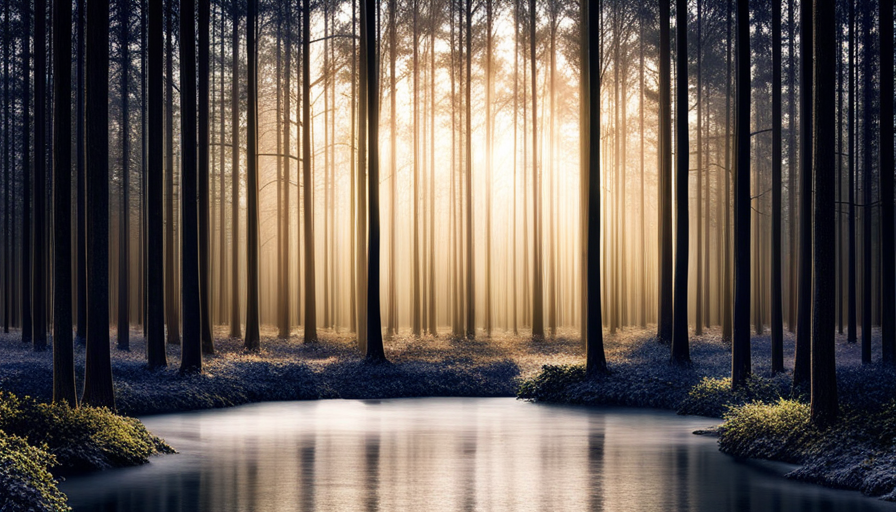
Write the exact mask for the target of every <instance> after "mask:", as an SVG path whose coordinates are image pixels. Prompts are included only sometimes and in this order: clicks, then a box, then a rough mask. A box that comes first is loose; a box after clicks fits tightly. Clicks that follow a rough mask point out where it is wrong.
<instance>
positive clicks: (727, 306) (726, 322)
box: [722, 0, 734, 342]
mask: <svg viewBox="0 0 896 512" xmlns="http://www.w3.org/2000/svg"><path fill="white" fill-rule="evenodd" d="M733 2H734V0H728V2H727V3H728V12H727V20H726V27H727V29H728V37H726V38H725V61H726V71H725V249H724V253H725V260H724V265H725V277H724V284H723V287H722V339H723V340H725V341H728V342H731V341H732V325H731V324H732V318H731V299H732V298H731V174H732V172H731V171H732V169H731V63H732V61H733V60H734V59H733V58H732V55H731V41H732V39H733V37H732V35H731V10H732V9H731V6H732V5H731V4H732V3H733Z"/></svg>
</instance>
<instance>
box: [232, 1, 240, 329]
mask: <svg viewBox="0 0 896 512" xmlns="http://www.w3.org/2000/svg"><path fill="white" fill-rule="evenodd" d="M239 21H240V14H239V8H238V7H237V6H236V2H234V5H233V32H232V33H231V35H230V337H231V338H239V337H240V335H241V334H240V299H239V297H240V250H239V247H240V244H239V240H240V108H239V107H240V47H239V44H240V31H239Z"/></svg>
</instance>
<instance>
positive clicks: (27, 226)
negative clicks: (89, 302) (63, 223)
mask: <svg viewBox="0 0 896 512" xmlns="http://www.w3.org/2000/svg"><path fill="white" fill-rule="evenodd" d="M22 4H23V5H22V12H21V16H22V19H23V21H24V23H23V24H24V29H25V32H24V34H23V35H22V36H23V37H22V43H23V44H22V46H23V51H22V69H23V73H22V74H23V75H24V80H23V84H22V105H23V108H22V171H21V173H22V255H21V259H22V263H21V264H22V269H21V272H22V276H21V283H22V319H21V320H22V342H24V343H31V340H32V328H31V321H32V315H31V286H29V283H30V282H31V265H32V261H31V212H32V208H31V111H30V99H31V73H30V70H31V44H30V39H31V1H30V0H23V1H22ZM82 6H83V4H82ZM79 18H82V20H81V21H82V26H83V18H84V16H83V15H80V14H79ZM82 32H83V31H82ZM82 83H83V80H82ZM81 90H82V91H83V87H82V88H81ZM82 119H83V118H82ZM83 134H84V133H83V131H82V132H81V135H83ZM83 146H84V144H83V139H82V144H80V145H79V147H83ZM84 149H86V147H85V148H84ZM82 171H83V166H82ZM78 186H79V187H80V191H81V192H84V188H83V187H84V180H83V179H82V180H81V181H80V183H79V184H78ZM80 198H81V200H80V202H81V203H83V202H84V196H83V195H81V196H80ZM83 213H84V211H83V208H82V209H80V210H79V215H81V214H83ZM80 224H81V225H82V226H85V229H86V224H85V222H84V217H83V216H81V222H80ZM80 241H83V237H81V240H79V242H80ZM78 254H79V258H80V259H83V258H84V256H85V255H86V254H87V252H86V249H85V250H79V251H78ZM85 274H86V271H85ZM86 281H87V280H86V279H85V280H84V282H85V285H86ZM80 282H81V281H80V278H79V283H80ZM85 303H86V293H85V302H84V303H82V302H80V301H79V304H85ZM82 308H83V307H82ZM85 319H86V315H85ZM85 321H86V320H85ZM84 325H85V330H86V323H85V324H84ZM4 331H5V332H8V330H6V326H4ZM84 335H85V336H86V332H85V333H84ZM84 342H85V343H86V342H87V339H86V338H85V339H84Z"/></svg>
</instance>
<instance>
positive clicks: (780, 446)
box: [719, 398, 820, 463]
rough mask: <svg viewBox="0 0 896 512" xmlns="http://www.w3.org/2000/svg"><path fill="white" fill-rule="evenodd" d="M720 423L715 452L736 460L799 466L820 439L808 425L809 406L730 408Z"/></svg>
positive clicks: (793, 403) (788, 402)
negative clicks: (774, 461) (786, 463)
mask: <svg viewBox="0 0 896 512" xmlns="http://www.w3.org/2000/svg"><path fill="white" fill-rule="evenodd" d="M724 419H725V423H723V424H722V426H721V428H720V429H719V431H720V436H719V449H720V450H722V451H723V452H725V453H728V454H731V455H734V456H737V457H752V458H761V459H772V460H780V461H784V462H791V463H801V462H803V459H804V457H805V455H806V454H807V453H809V451H811V449H812V446H813V444H814V442H815V440H817V439H819V437H820V436H819V432H818V431H817V430H816V429H815V427H813V426H812V424H811V423H809V406H808V405H807V404H804V403H800V402H797V401H795V400H785V399H783V398H780V399H778V401H777V402H774V403H763V402H752V403H749V404H746V405H743V406H740V407H732V408H731V409H729V411H728V412H727V413H725V416H724Z"/></svg>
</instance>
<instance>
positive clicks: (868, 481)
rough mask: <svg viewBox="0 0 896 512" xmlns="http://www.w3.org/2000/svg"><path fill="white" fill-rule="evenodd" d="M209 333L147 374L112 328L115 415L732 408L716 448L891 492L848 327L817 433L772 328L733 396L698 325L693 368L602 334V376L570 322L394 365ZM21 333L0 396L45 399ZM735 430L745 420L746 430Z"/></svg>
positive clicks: (880, 436) (876, 368)
mask: <svg viewBox="0 0 896 512" xmlns="http://www.w3.org/2000/svg"><path fill="white" fill-rule="evenodd" d="M215 331H216V332H215V334H216V340H215V348H216V353H215V355H211V356H204V358H203V373H202V374H198V375H196V374H187V375H182V374H180V373H179V372H178V367H179V365H180V347H179V346H176V345H174V346H168V347H167V354H168V367H167V368H164V369H158V370H149V369H147V367H146V363H145V355H144V354H145V349H146V346H145V341H144V339H143V337H142V334H141V333H140V331H139V330H132V331H131V333H130V338H131V341H130V350H129V351H122V350H118V349H117V348H116V342H117V341H116V339H115V336H114V335H113V336H112V339H111V340H110V342H111V354H112V370H113V379H114V385H115V392H116V405H117V409H118V412H119V413H122V414H127V415H132V416H137V415H145V414H156V413H165V412H176V411H187V410H194V409H206V408H215V407H229V406H234V405H239V404H243V403H249V402H258V401H270V400H310V399H319V398H355V399H370V398H400V397H420V396H508V397H510V396H519V397H521V398H527V399H531V400H537V401H548V402H560V403H573V404H584V405H626V406H634V407H654V408H663V409H671V410H676V411H678V412H679V413H682V414H697V415H704V416H709V417H713V418H721V417H722V416H725V418H726V421H727V423H723V424H722V425H721V426H720V427H718V428H716V427H713V425H714V424H718V423H719V421H718V420H713V419H710V418H707V427H708V428H709V431H710V432H713V433H716V434H720V435H721V437H720V446H721V448H722V450H723V451H725V452H727V453H731V454H733V455H736V456H743V457H758V458H769V459H774V460H786V461H788V462H794V463H798V464H802V465H803V466H802V467H801V468H800V469H798V470H797V471H795V472H794V473H793V474H792V475H791V476H793V477H795V478H799V479H802V480H807V481H812V482H816V483H821V484H824V485H829V486H835V487H845V488H851V489H860V490H863V491H864V492H866V493H868V494H872V495H887V497H888V498H891V499H892V498H896V492H894V490H896V450H894V449H893V442H894V439H896V386H894V385H893V383H894V382H896V374H894V371H893V370H892V369H890V368H887V367H884V366H882V365H880V364H872V365H862V364H861V346H860V344H859V343H847V341H846V338H845V336H840V335H838V336H837V342H836V343H837V348H836V357H837V368H838V370H837V372H838V389H839V393H840V404H841V408H842V410H843V411H844V417H846V419H845V420H844V421H843V422H841V424H840V426H839V427H837V428H836V429H831V430H828V431H815V430H812V429H811V428H808V427H807V423H806V418H807V417H808V405H806V397H805V396H799V397H795V398H794V399H793V400H791V401H789V402H788V400H789V399H791V390H790V382H791V372H790V371H789V370H788V371H787V372H785V373H783V374H777V375H774V374H772V372H771V363H770V353H771V339H770V336H769V334H768V333H767V332H766V333H764V334H761V335H756V334H754V335H753V337H752V340H751V342H752V343H751V345H752V348H751V355H752V368H753V378H752V379H751V381H750V383H749V384H748V386H747V387H746V389H744V390H743V391H741V392H739V393H734V394H733V393H731V392H730V381H727V380H726V379H727V378H728V376H729V375H730V364H731V362H730V361H731V359H730V348H729V345H728V344H727V343H726V342H724V341H723V340H722V339H721V331H720V329H719V328H711V329H708V330H706V331H705V332H704V333H703V334H702V335H700V336H696V335H693V333H692V336H691V339H690V354H691V360H692V364H691V365H689V366H687V367H678V366H675V365H672V364H670V363H669V347H668V346H667V345H662V344H660V343H657V342H656V339H655V337H654V332H655V330H654V328H653V327H652V326H649V327H648V328H646V329H644V328H627V329H624V330H620V331H618V332H616V333H615V334H605V336H604V346H605V351H606V355H607V361H608V366H609V368H610V372H611V373H610V374H609V375H607V376H602V377H600V378H598V379H594V380H592V379H585V378H584V367H583V363H584V350H583V348H582V345H581V342H580V340H579V335H578V331H576V330H560V331H559V332H558V333H557V335H556V336H554V337H551V338H549V339H547V340H544V341H533V340H532V339H531V337H529V336H528V335H527V334H528V333H525V332H521V333H520V335H517V336H514V335H511V334H508V333H495V334H494V335H493V336H492V337H491V338H486V337H485V336H484V334H485V333H484V332H482V331H480V332H479V337H477V339H475V340H467V339H457V338H452V337H450V336H448V335H447V333H444V334H442V335H440V336H439V337H431V336H425V337H422V338H416V337H413V336H411V335H409V334H403V335H401V336H396V337H393V338H392V339H387V340H386V342H385V348H386V356H387V357H388V358H389V361H390V363H389V364H369V363H365V362H364V359H363V358H362V357H361V355H360V353H359V351H358V350H357V348H356V345H355V341H354V339H353V337H352V336H351V335H350V334H348V333H335V332H333V331H329V330H321V331H319V335H320V336H319V337H320V341H319V342H317V343H310V344H306V343H302V338H301V336H300V334H301V333H300V332H293V334H292V336H291V337H290V338H289V339H287V340H281V339H277V338H276V330H275V329H274V328H273V327H268V328H264V329H263V330H262V333H261V335H262V336H261V338H262V339H261V349H260V350H259V351H258V352H246V351H245V350H243V347H242V341H241V340H239V339H231V338H228V337H226V335H227V328H226V327H223V326H222V327H218V328H216V330H215ZM19 336H20V335H19V334H18V333H9V334H5V335H3V334H0V391H6V392H9V393H13V394H16V395H19V396H31V397H33V398H35V399H37V400H38V401H49V400H50V399H51V397H52V352H51V351H46V352H43V353H35V352H33V351H32V349H31V346H30V345H26V344H23V343H21V341H20V337H19ZM873 338H874V341H875V342H874V343H872V346H873V347H874V350H873V354H872V355H873V359H874V360H875V361H878V360H879V359H880V333H879V331H877V330H875V332H874V333H873ZM793 353H794V335H793V334H792V333H785V339H784V365H785V368H788V369H789V368H792V366H793ZM75 365H76V378H77V381H78V386H79V389H80V386H81V384H82V382H83V371H84V347H80V346H78V347H76V349H75ZM756 404H759V406H760V408H759V409H757V408H756V407H754V406H755V405H756ZM751 407H752V408H751ZM761 407H765V409H761ZM757 411H759V412H758V413H757ZM794 411H795V412H794ZM890 412H892V413H893V414H890ZM890 417H893V418H894V419H893V421H892V425H891V424H890V423H889V422H890V420H889V418H890ZM782 418H783V419H782ZM867 418H878V420H874V421H869V420H867ZM737 422H740V423H737ZM751 422H752V423H751ZM739 425H740V426H741V427H743V425H749V426H748V427H746V428H740V429H739V430H738V428H736V427H738V426H739ZM782 425H783V426H782ZM726 426H727V430H726ZM844 446H848V447H849V449H848V450H845V449H843V447H844Z"/></svg>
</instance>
